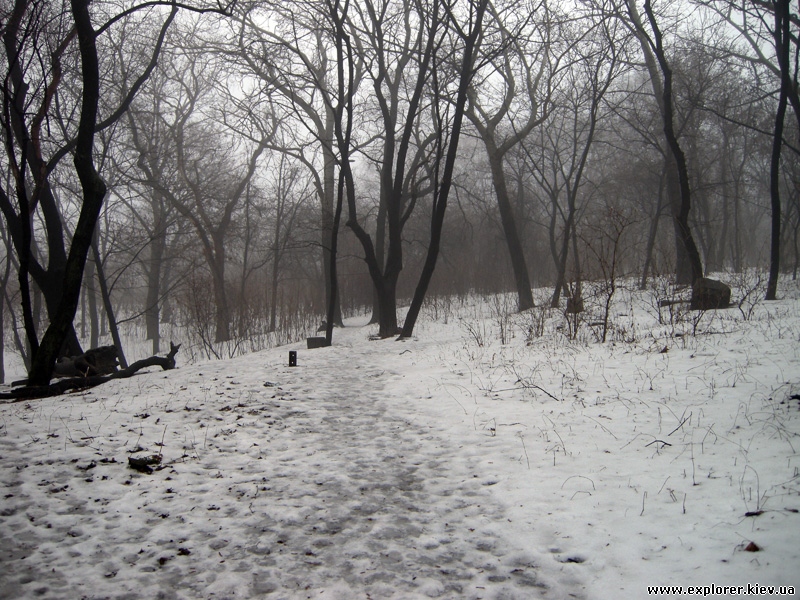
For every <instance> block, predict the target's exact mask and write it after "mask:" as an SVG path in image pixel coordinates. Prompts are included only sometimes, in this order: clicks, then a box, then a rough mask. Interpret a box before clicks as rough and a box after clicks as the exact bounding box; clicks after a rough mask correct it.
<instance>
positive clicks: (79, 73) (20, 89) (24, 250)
mask: <svg viewBox="0 0 800 600" xmlns="http://www.w3.org/2000/svg"><path fill="white" fill-rule="evenodd" d="M89 5H90V3H89V1H88V0H71V2H70V3H69V4H68V3H67V2H65V1H62V2H56V3H53V2H50V1H42V0H16V2H15V3H14V5H13V7H10V8H9V9H6V10H4V13H3V14H2V35H3V42H4V44H3V47H4V52H5V62H6V64H7V71H6V77H4V80H3V81H4V84H3V107H4V111H3V123H2V125H3V128H4V134H3V135H4V141H5V146H6V158H7V162H6V166H7V168H9V169H10V171H11V172H12V173H13V175H14V181H15V190H14V195H15V196H16V200H17V203H16V206H15V205H14V204H13V203H12V201H11V198H10V196H9V194H8V192H7V191H6V190H5V189H3V192H2V193H0V210H2V212H3V215H4V217H5V219H6V223H7V224H8V227H9V230H10V232H11V235H12V239H13V240H14V246H15V251H16V253H17V255H18V257H19V258H20V277H19V279H20V285H21V288H22V289H23V306H24V312H25V325H26V330H27V331H28V339H29V341H30V343H31V345H32V347H33V350H34V356H33V361H32V366H31V369H30V373H29V383H31V384H43V383H46V382H47V381H48V380H49V378H50V374H51V372H52V369H53V365H54V363H55V359H56V357H57V356H58V354H59V353H60V352H61V351H62V348H63V347H64V342H65V341H66V340H68V339H71V340H72V341H73V343H72V346H73V347H74V346H75V345H76V342H77V338H76V336H75V335H74V329H73V328H72V321H73V319H74V316H75V312H76V310H77V307H78V300H79V295H80V288H81V283H82V280H83V270H84V265H85V263H86V258H87V255H88V251H89V248H90V246H91V242H92V238H93V231H94V227H95V224H96V222H97V219H98V216H99V214H100V209H101V207H102V205H103V200H104V197H105V193H106V185H105V183H104V181H103V179H102V178H101V176H100V174H99V172H98V170H97V168H96V166H95V163H94V158H93V146H94V138H95V133H96V132H97V131H100V130H103V129H106V128H108V127H109V126H111V125H112V124H114V123H115V122H117V121H118V120H119V118H120V116H121V115H122V114H123V113H124V111H125V110H126V109H127V107H128V106H129V105H130V102H131V101H132V99H133V98H134V97H135V95H136V93H137V92H138V90H139V88H140V87H141V86H142V85H143V83H144V82H145V81H146V79H147V78H148V77H149V75H150V73H151V72H152V70H153V68H154V67H155V65H156V62H157V60H158V56H159V53H160V51H161V48H162V45H163V39H164V35H165V34H166V31H167V28H168V27H169V25H170V23H171V22H172V20H173V19H174V17H175V14H176V12H177V6H176V5H175V4H170V3H165V6H166V7H169V8H170V10H169V11H168V14H167V16H166V18H165V19H163V21H162V24H161V26H160V29H158V30H156V32H155V36H154V37H153V36H150V37H149V43H150V44H151V45H153V48H154V49H153V52H152V54H151V55H150V60H149V61H148V62H147V63H146V64H145V65H143V67H142V70H141V71H139V73H138V75H137V76H136V77H135V78H133V79H132V80H131V81H130V85H129V86H128V87H127V89H126V90H125V93H124V94H123V95H122V96H120V97H119V98H118V99H116V100H112V98H110V97H109V98H106V97H104V98H103V99H104V102H103V106H102V109H104V110H101V106H100V104H101V103H100V99H101V95H102V94H103V89H104V88H103V79H102V77H101V70H100V65H101V62H102V60H101V54H100V52H99V51H98V43H97V42H98V38H99V37H100V36H102V35H114V32H115V28H114V25H115V24H116V23H118V22H120V21H124V20H125V19H128V18H133V15H134V14H135V13H136V11H137V10H138V9H140V8H141V7H134V8H132V9H131V10H128V11H122V12H119V13H116V14H111V15H107V14H104V13H103V12H102V11H101V10H97V11H96V13H95V14H94V20H103V19H105V21H104V23H103V24H102V25H100V26H99V27H97V28H95V24H94V22H93V14H92V12H91V11H90V6H89ZM103 8H105V7H103ZM211 10H214V11H216V12H219V11H220V8H219V7H213V8H212V9H211ZM151 14H152V15H153V16H154V17H155V18H157V19H161V15H162V14H163V13H160V12H159V11H154V12H152V13H151ZM152 31H153V30H152V28H147V27H143V28H141V30H140V31H139V33H140V34H141V36H142V37H141V38H140V39H141V41H143V40H145V39H148V36H149V34H150V33H151V32H152ZM131 41H132V40H131ZM65 61H66V62H65ZM40 66H41V68H40ZM65 67H67V69H66V71H65ZM67 75H68V77H67ZM73 81H80V83H79V84H77V85H75V86H74V87H68V84H71V83H72V82H73ZM62 91H64V92H65V95H64V96H63V97H61V100H63V104H62V102H60V101H59V102H56V98H57V97H59V96H58V95H59V94H60V93H61V92H62ZM73 91H74V93H73ZM33 107H35V108H33ZM68 107H73V108H72V110H74V112H75V114H76V115H77V119H75V121H74V122H76V123H77V126H76V127H75V126H73V129H71V130H70V137H68V138H66V139H63V140H62V141H61V143H60V145H57V144H56V145H52V146H51V145H49V144H48V145H45V144H44V143H43V137H42V135H41V133H42V127H43V124H44V123H45V121H46V120H47V119H48V117H50V116H51V115H52V114H53V111H55V110H62V111H63V110H64V109H66V108H68ZM46 153H49V155H50V157H49V159H48V158H45V156H46ZM70 153H71V154H72V156H73V169H74V173H75V175H76V176H77V178H78V179H79V181H80V185H81V189H82V192H81V196H82V198H81V205H80V206H81V208H80V214H79V215H78V218H77V221H76V223H75V226H74V232H73V235H72V239H71V243H70V245H69V252H67V251H66V247H65V240H64V231H63V228H62V225H61V213H60V209H59V206H58V204H57V202H56V200H55V197H54V195H53V193H52V189H51V188H50V181H49V177H50V174H51V173H52V171H53V170H54V169H55V168H56V167H58V166H59V165H60V163H61V160H62V158H64V157H65V156H66V155H67V154H70ZM39 209H40V210H41V211H42V214H43V216H44V220H45V223H46V229H47V251H48V260H49V263H48V267H47V268H46V269H45V268H43V267H41V265H39V264H38V261H36V260H35V259H33V255H32V252H31V248H32V243H33V235H32V227H31V218H32V216H33V214H34V212H35V211H36V210H39ZM29 275H30V276H32V277H33V278H34V279H35V280H37V281H39V282H40V287H41V288H42V291H43V292H45V297H46V298H47V300H48V302H47V304H48V312H49V316H50V324H49V326H48V328H47V330H46V331H45V333H44V335H43V337H42V339H41V342H38V341H37V338H38V335H37V332H36V330H35V324H34V322H33V315H32V312H33V311H32V309H31V303H30V288H29V285H28V276H29ZM48 289H52V291H45V290H48Z"/></svg>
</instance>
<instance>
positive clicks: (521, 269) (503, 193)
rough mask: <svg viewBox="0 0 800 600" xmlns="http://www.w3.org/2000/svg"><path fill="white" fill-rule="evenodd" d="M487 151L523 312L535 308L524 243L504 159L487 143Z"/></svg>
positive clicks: (518, 307) (518, 306) (519, 304)
mask: <svg viewBox="0 0 800 600" xmlns="http://www.w3.org/2000/svg"><path fill="white" fill-rule="evenodd" d="M486 151H487V152H488V153H489V168H490V169H491V172H492V182H493V183H494V189H495V193H496V194H497V207H498V209H499V211H500V221H501V222H502V224H503V233H504V234H505V239H506V245H507V246H508V252H509V257H510V258H511V268H512V269H513V271H514V284H515V285H516V288H517V309H518V310H519V311H520V312H522V311H523V310H528V309H529V308H532V307H533V292H532V291H531V280H530V276H529V274H528V265H527V263H526V261H525V254H524V252H523V251H522V242H521V241H520V238H519V233H518V232H517V221H516V218H515V217H514V209H513V208H512V207H511V200H510V199H509V196H508V188H507V186H506V177H505V172H504V170H503V157H502V156H498V152H497V151H496V148H495V149H494V151H493V149H492V147H491V146H490V145H489V143H486Z"/></svg>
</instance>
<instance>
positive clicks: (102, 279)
mask: <svg viewBox="0 0 800 600" xmlns="http://www.w3.org/2000/svg"><path fill="white" fill-rule="evenodd" d="M97 237H98V236H97V229H95V239H94V241H93V243H92V253H93V256H94V266H95V270H96V271H97V282H98V283H99V284H100V297H101V298H102V299H103V307H104V308H105V311H106V318H107V319H108V327H109V329H110V330H111V339H112V340H114V347H115V348H116V349H117V357H118V358H119V364H120V365H122V367H123V368H126V367H127V366H128V361H127V360H126V359H125V352H124V351H123V349H122V339H121V338H120V335H119V327H117V320H116V317H114V306H113V305H112V304H111V293H110V291H109V289H108V283H107V281H106V275H105V272H104V271H103V261H102V258H101V257H100V248H99V247H98V242H97ZM98 345H99V344H97V343H95V344H93V345H92V348H97V346H98Z"/></svg>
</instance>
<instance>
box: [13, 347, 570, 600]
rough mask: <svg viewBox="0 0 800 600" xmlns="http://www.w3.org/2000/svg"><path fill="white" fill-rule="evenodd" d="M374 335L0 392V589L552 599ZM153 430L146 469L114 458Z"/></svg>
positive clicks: (483, 486)
mask: <svg viewBox="0 0 800 600" xmlns="http://www.w3.org/2000/svg"><path fill="white" fill-rule="evenodd" d="M372 349H373V347H372V346H371V345H370V344H360V345H359V347H358V349H352V348H346V347H340V348H331V349H325V350H319V351H314V353H313V354H312V353H301V362H300V365H299V366H298V367H297V368H295V369H290V368H288V367H286V366H283V365H279V366H278V365H276V364H275V363H276V362H277V361H278V360H279V359H283V358H284V357H285V354H286V351H285V350H282V351H280V352H278V351H274V352H270V353H263V354H257V355H250V356H247V357H243V358H240V359H237V360H234V361H231V362H226V363H210V364H204V365H201V366H195V367H184V368H182V369H180V370H179V371H177V372H174V373H172V374H169V375H166V376H165V375H164V374H161V373H153V374H150V375H146V376H143V377H137V378H134V379H133V380H124V381H123V380H121V381H115V382H111V383H109V384H107V385H106V386H104V387H103V388H99V389H95V390H92V391H90V392H88V393H87V394H85V395H75V396H70V397H68V398H67V399H51V400H44V401H40V402H37V403H31V404H24V403H22V404H16V405H5V406H0V411H2V412H0V416H2V421H0V424H2V426H3V429H0V491H2V494H3V496H4V499H3V500H2V509H0V597H3V598H9V599H11V598H28V597H30V598H53V599H55V598H125V599H131V600H133V599H135V598H187V599H188V598H256V597H263V596H268V597H276V598H343V599H348V600H349V599H355V598H376V599H377V598H420V597H421V598H425V597H442V598H520V599H523V598H539V597H544V598H550V597H559V598H560V597H564V596H565V594H564V590H563V589H558V590H557V591H555V592H554V590H552V589H549V586H548V585H547V583H545V582H543V580H542V579H541V578H540V576H539V573H538V572H537V568H536V566H535V565H534V559H533V558H531V556H530V555H529V554H527V553H525V552H524V551H522V550H521V549H520V548H515V547H513V546H512V545H511V544H510V543H509V542H508V541H507V540H509V539H511V538H512V537H513V536H509V535H507V534H508V533H509V532H510V531H511V528H513V524H512V523H510V522H509V521H508V519H507V518H506V516H505V515H504V512H503V508H502V506H501V503H500V502H499V501H498V499H496V498H495V497H494V496H493V495H492V486H493V485H494V484H495V483H497V482H496V481H494V480H493V479H491V477H490V476H487V474H486V473H485V472H482V469H481V467H480V466H479V465H478V464H476V463H477V462H478V461H477V460H476V459H475V457H474V456H472V455H471V453H470V452H463V451H459V448H458V447H456V446H455V445H454V444H453V443H452V442H451V441H448V439H447V437H446V435H445V432H444V430H443V429H439V428H437V426H436V425H434V424H431V423H422V422H419V420H418V419H417V418H415V417H414V415H413V413H411V412H410V410H409V409H410V407H409V408H408V409H406V408H404V407H403V406H401V405H400V403H402V402H403V399H402V398H400V397H397V395H396V394H393V393H392V390H397V389H398V385H399V384H398V379H399V378H401V375H400V374H399V373H392V372H387V369H386V361H387V358H386V356H382V357H381V356H376V357H373V355H372V354H371V351H372ZM354 353H355V354H354ZM392 355H394V356H396V353H392ZM389 360H391V358H390V359H389ZM265 361H267V362H268V363H269V362H271V363H272V364H265ZM381 361H383V366H382V365H381ZM387 383H391V385H388V386H387ZM404 410H408V411H409V412H407V413H405V412H404ZM162 443H163V450H162V452H163V457H164V462H163V465H164V468H162V469H160V470H157V471H155V472H154V473H153V474H150V475H147V474H140V473H137V472H134V471H133V470H131V469H129V468H128V467H127V458H128V456H129V455H130V454H129V452H130V451H131V450H133V449H135V448H137V447H140V448H141V449H142V450H141V451H140V452H139V453H138V454H137V456H141V455H146V454H155V453H158V452H159V451H160V446H159V445H160V444H162ZM575 587H576V593H575V596H576V597H580V596H581V592H580V586H575ZM570 595H572V594H570Z"/></svg>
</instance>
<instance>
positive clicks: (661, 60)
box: [625, 0, 703, 283]
mask: <svg viewBox="0 0 800 600" xmlns="http://www.w3.org/2000/svg"><path fill="white" fill-rule="evenodd" d="M625 2H626V7H627V14H628V18H629V21H628V22H629V23H630V25H631V28H632V30H633V32H634V34H635V35H636V37H637V38H638V40H639V44H640V46H641V48H642V54H643V56H644V62H645V65H646V67H647V71H648V74H649V76H650V83H651V85H652V87H653V92H654V94H655V97H656V102H657V105H658V107H659V111H660V113H661V118H662V125H663V133H664V139H665V141H666V145H667V148H668V149H669V153H668V154H667V155H666V157H665V160H666V161H667V166H666V171H667V193H668V195H669V198H670V204H671V206H672V210H673V222H674V225H675V232H676V240H677V242H678V243H677V251H678V252H677V254H678V264H677V280H678V282H679V283H693V282H695V281H697V280H698V279H701V278H702V277H703V263H702V259H701V258H700V252H699V250H698V249H697V245H696V244H695V241H694V237H693V235H692V231H691V227H690V225H689V213H690V211H691V206H692V204H691V187H690V183H689V170H688V167H687V164H686V156H685V154H684V152H683V149H682V148H681V145H680V142H679V140H678V135H677V133H676V130H675V111H674V104H673V103H674V94H673V89H672V88H673V74H672V67H671V65H670V61H669V59H668V57H667V53H666V49H665V47H664V37H663V34H662V32H661V28H660V26H659V24H658V20H657V18H656V15H655V12H654V11H653V8H652V5H651V4H650V0H645V4H644V10H645V14H646V15H647V20H648V23H649V26H650V28H649V30H648V29H647V28H646V27H645V24H644V22H643V21H642V18H641V14H640V13H639V9H638V7H637V5H636V0H625Z"/></svg>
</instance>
